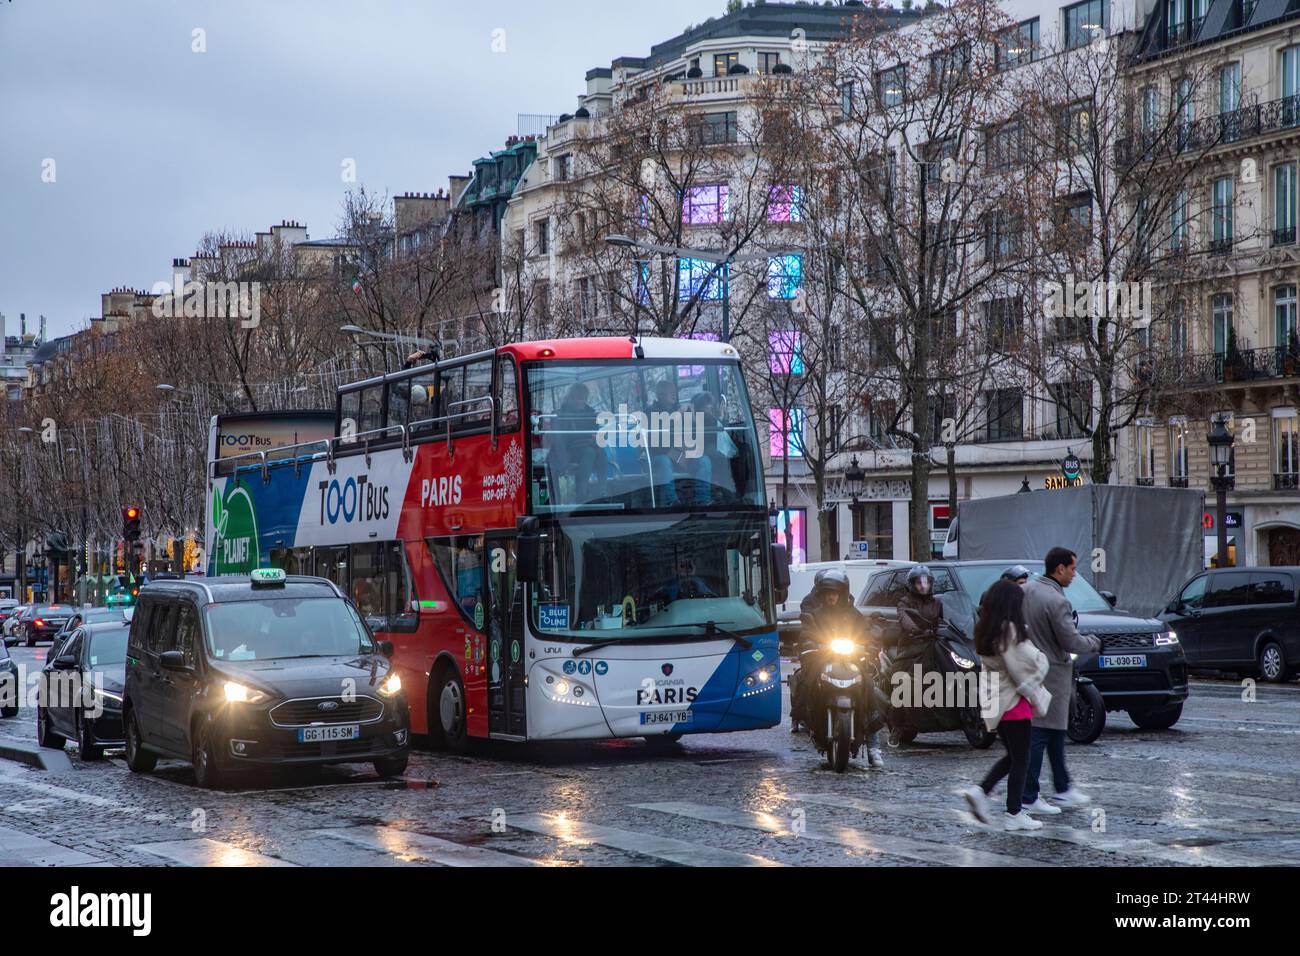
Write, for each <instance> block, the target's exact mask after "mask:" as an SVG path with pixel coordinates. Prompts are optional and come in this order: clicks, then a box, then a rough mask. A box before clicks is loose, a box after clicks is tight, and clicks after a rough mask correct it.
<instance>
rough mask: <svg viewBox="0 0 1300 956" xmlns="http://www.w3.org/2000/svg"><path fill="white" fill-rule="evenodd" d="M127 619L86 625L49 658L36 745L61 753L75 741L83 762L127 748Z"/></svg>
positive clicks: (41, 691)
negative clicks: (113, 749)
mask: <svg viewBox="0 0 1300 956" xmlns="http://www.w3.org/2000/svg"><path fill="white" fill-rule="evenodd" d="M129 633H130V625H129V624H127V623H126V622H125V621H109V622H106V623H100V624H84V625H82V626H81V627H78V628H77V629H76V630H74V631H73V632H72V633H71V634H70V635H69V636H68V637H67V639H66V640H64V641H63V643H62V644H61V645H60V646H59V648H58V650H57V652H54V651H52V652H51V653H50V655H49V656H48V657H47V658H46V659H45V667H44V668H43V669H42V670H41V682H40V686H39V688H38V690H37V697H36V742H37V743H39V744H40V745H41V746H42V747H53V748H55V749H57V750H62V749H63V746H64V744H66V743H67V741H68V740H75V741H76V742H77V746H78V748H79V749H80V751H81V759H82V760H98V759H99V758H100V757H101V756H102V755H103V753H104V750H105V749H106V748H109V747H121V746H123V744H124V742H125V741H124V739H123V734H122V687H123V684H124V683H125V681H126V642H127V636H128V634H129Z"/></svg>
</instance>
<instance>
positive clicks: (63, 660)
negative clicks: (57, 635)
mask: <svg viewBox="0 0 1300 956" xmlns="http://www.w3.org/2000/svg"><path fill="white" fill-rule="evenodd" d="M76 666H77V657H76V655H75V654H60V655H59V656H58V657H56V658H54V669H55V670H56V671H70V670H74V669H76Z"/></svg>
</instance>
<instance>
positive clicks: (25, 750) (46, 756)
mask: <svg viewBox="0 0 1300 956" xmlns="http://www.w3.org/2000/svg"><path fill="white" fill-rule="evenodd" d="M0 759H5V760H13V761H16V762H17V763H21V764H26V765H27V766H29V767H35V768H36V769H37V770H55V771H59V770H71V769H72V761H71V760H69V759H68V755H67V753H66V752H64V751H62V750H50V749H49V748H47V747H38V746H37V745H36V744H28V743H22V742H20V741H16V740H6V739H4V738H0Z"/></svg>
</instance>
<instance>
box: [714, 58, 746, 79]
mask: <svg viewBox="0 0 1300 956" xmlns="http://www.w3.org/2000/svg"><path fill="white" fill-rule="evenodd" d="M739 62H740V54H739V53H715V54H713V75H714V76H726V75H727V74H728V73H730V72H731V68H732V67H733V66H735V65H736V64H737V63H739Z"/></svg>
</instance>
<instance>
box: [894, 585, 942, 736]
mask: <svg viewBox="0 0 1300 956" xmlns="http://www.w3.org/2000/svg"><path fill="white" fill-rule="evenodd" d="M942 623H943V602H942V601H940V600H939V599H938V598H937V597H935V596H934V572H932V571H931V570H930V569H929V568H928V567H926V566H925V565H924V564H918V565H916V566H915V567H914V568H912V570H911V571H909V572H907V593H906V594H904V595H903V598H902V600H901V601H899V602H898V630H899V633H900V636H899V640H898V647H897V648H895V649H894V653H893V654H892V656H891V657H890V659H889V660H888V661H886V662H885V670H886V671H887V672H892V671H894V670H895V669H898V668H904V669H906V668H908V667H910V666H911V663H912V662H913V660H915V659H916V658H920V657H922V656H923V655H924V654H925V651H926V648H927V647H928V645H929V641H930V638H932V637H934V636H936V635H937V633H938V630H939V626H940V625H941V624H942ZM902 732H903V727H902V726H900V725H894V726H892V727H891V729H890V733H889V745H890V746H891V747H897V746H899V745H900V742H901V738H902Z"/></svg>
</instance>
